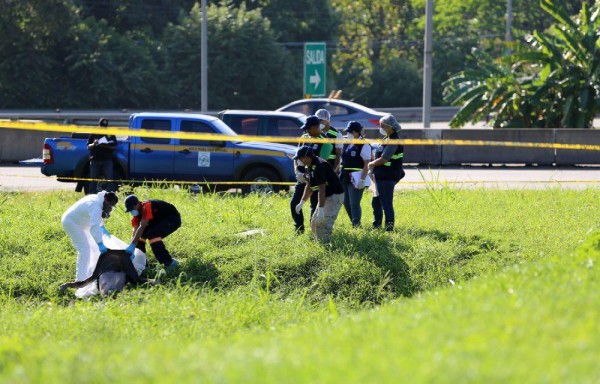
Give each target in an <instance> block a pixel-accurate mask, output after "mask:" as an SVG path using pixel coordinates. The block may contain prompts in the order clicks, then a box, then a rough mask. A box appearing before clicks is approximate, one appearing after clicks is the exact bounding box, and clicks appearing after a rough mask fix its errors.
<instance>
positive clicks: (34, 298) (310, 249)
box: [0, 188, 600, 383]
mask: <svg viewBox="0 0 600 384" xmlns="http://www.w3.org/2000/svg"><path fill="white" fill-rule="evenodd" d="M136 194H137V195H138V196H139V197H141V198H159V199H164V200H168V201H170V202H172V203H174V204H175V205H176V206H177V207H178V209H179V210H180V212H181V214H182V218H183V223H184V224H183V226H182V228H181V229H180V230H179V231H177V232H176V233H174V234H173V235H172V236H170V237H168V238H167V239H166V241H165V243H166V244H167V247H168V248H169V249H170V250H171V251H172V253H173V255H174V256H175V257H176V258H178V259H180V260H181V261H182V267H181V269H180V271H178V272H179V273H173V274H170V275H169V276H167V278H166V279H163V280H164V284H163V285H160V286H153V287H149V286H148V287H139V288H135V289H128V290H126V291H125V292H124V293H122V294H120V295H119V296H117V297H116V298H109V299H102V298H94V299H92V300H75V299H74V298H73V292H72V291H71V292H70V293H69V294H68V295H59V294H58V286H59V284H60V283H62V282H65V281H68V280H71V279H72V278H73V277H74V274H75V252H74V250H73V248H72V246H71V244H70V241H69V239H68V238H67V237H66V235H65V233H64V232H63V230H62V228H61V226H60V217H61V215H62V213H63V212H64V211H65V210H66V209H67V207H68V206H69V205H71V204H72V203H73V202H75V201H76V199H77V198H79V197H81V196H80V195H77V194H75V193H70V192H68V193H67V192H56V193H46V194H18V193H15V194H6V193H5V194H3V195H2V196H0V220H1V222H0V276H1V277H0V382H15V383H21V382H24V383H28V382H35V383H38V382H43V383H47V382H60V383H70V382H73V383H81V382H92V383H95V382H127V383H130V382H149V381H151V382H161V383H162V382H173V383H175V382H177V383H179V382H293V383H296V382H311V383H313V382H332V383H337V382H378V383H379V382H390V383H391V382H393V383H397V382H515V383H523V382H527V383H529V382H561V383H562V382H576V383H588V382H589V383H595V382H600V365H599V364H598V361H599V360H598V356H600V295H598V292H599V291H600V279H599V276H600V275H599V273H598V263H600V260H599V259H600V231H599V229H600V228H599V226H600V214H599V209H598V202H599V201H600V189H588V190H583V191H571V190H562V189H560V188H555V189H548V190H543V191H533V190H483V189H481V190H460V189H454V188H440V189H435V188H430V189H426V190H420V191H410V192H401V193H399V194H397V196H396V198H395V207H396V217H397V219H396V231H395V232H394V233H391V234H390V233H386V232H383V231H372V230H369V229H367V228H368V224H370V221H371V219H372V215H371V210H370V201H369V199H368V198H367V197H366V196H365V199H364V200H363V210H364V214H363V227H364V228H362V229H353V228H352V227H351V225H350V222H349V220H348V217H347V215H346V214H345V212H341V213H340V217H339V218H338V222H337V224H336V228H335V230H334V236H333V239H332V244H331V246H329V247H326V246H323V245H320V244H318V243H316V242H314V241H312V240H311V238H310V236H309V235H303V236H295V235H294V233H293V226H292V223H291V218H290V214H289V197H287V196H266V197H265V196H248V197H245V198H240V197H236V196H230V195H226V196H215V195H191V194H189V193H187V192H185V191H176V190H168V189H144V188H139V189H137V190H136ZM107 228H108V229H109V230H110V231H111V233H112V234H114V235H117V236H118V237H120V238H122V239H123V240H125V241H127V240H128V239H129V237H130V235H131V227H130V224H129V217H128V215H127V214H125V213H124V212H123V207H122V204H120V208H119V210H118V211H116V212H115V213H114V214H113V215H112V217H111V218H110V219H108V221H107ZM253 228H259V229H262V230H263V232H264V236H260V235H259V236H254V237H249V238H244V237H239V236H236V234H237V233H240V232H242V231H244V230H248V229H253ZM149 262H150V264H151V265H150V268H149V270H148V274H149V275H150V276H152V275H154V274H155V273H156V271H157V270H159V268H157V266H156V262H155V259H154V257H153V255H152V254H151V253H150V254H149Z"/></svg>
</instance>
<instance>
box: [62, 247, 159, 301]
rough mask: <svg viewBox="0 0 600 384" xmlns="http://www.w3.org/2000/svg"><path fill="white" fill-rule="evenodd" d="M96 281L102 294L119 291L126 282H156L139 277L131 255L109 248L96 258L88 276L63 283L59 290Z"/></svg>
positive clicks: (106, 294)
mask: <svg viewBox="0 0 600 384" xmlns="http://www.w3.org/2000/svg"><path fill="white" fill-rule="evenodd" d="M94 281H96V283H97V284H98V290H99V291H100V294H101V295H102V296H108V295H112V294H115V293H118V292H121V291H122V290H123V288H125V284H126V283H131V284H134V285H137V284H142V283H146V282H149V283H156V280H153V279H146V278H143V277H140V276H139V275H138V273H137V271H136V269H135V267H134V265H133V262H132V261H131V257H130V256H129V254H128V253H127V252H125V251H124V250H113V249H109V250H107V251H106V252H104V253H103V254H101V255H100V258H98V263H97V264H96V268H94V272H93V273H92V275H91V276H90V277H88V278H87V279H84V280H81V281H74V282H71V283H64V284H62V285H61V286H60V288H59V289H60V292H64V291H65V290H67V289H68V288H82V287H85V286H86V285H88V284H90V283H92V282H94Z"/></svg>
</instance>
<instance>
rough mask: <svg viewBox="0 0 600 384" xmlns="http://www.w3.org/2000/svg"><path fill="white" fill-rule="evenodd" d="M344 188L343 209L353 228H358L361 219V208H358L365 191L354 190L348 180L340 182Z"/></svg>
mask: <svg viewBox="0 0 600 384" xmlns="http://www.w3.org/2000/svg"><path fill="white" fill-rule="evenodd" d="M342 186H343V187H344V208H345V209H346V213H347V214H348V217H349V218H350V221H352V226H353V227H359V226H360V219H361V217H362V208H361V207H360V201H361V200H362V196H363V192H364V191H365V189H364V188H363V189H356V188H354V186H353V185H352V183H351V182H350V180H349V179H348V180H347V181H346V180H344V181H343V182H342Z"/></svg>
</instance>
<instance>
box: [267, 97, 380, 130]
mask: <svg viewBox="0 0 600 384" xmlns="http://www.w3.org/2000/svg"><path fill="white" fill-rule="evenodd" d="M319 109H326V110H327V111H329V113H330V114H331V125H332V126H333V127H334V128H337V129H340V130H342V129H344V128H346V125H348V122H350V121H358V122H359V123H361V124H362V126H363V127H365V128H367V129H372V128H379V119H380V118H382V117H383V116H385V115H387V114H386V113H383V112H379V111H376V110H374V109H371V108H368V107H365V106H363V105H360V104H357V103H354V102H352V101H346V100H340V99H327V98H320V99H302V100H296V101H293V102H291V103H289V104H287V105H284V106H283V107H281V108H279V109H277V111H285V112H299V113H303V114H305V115H314V114H315V112H316V111H317V110H319Z"/></svg>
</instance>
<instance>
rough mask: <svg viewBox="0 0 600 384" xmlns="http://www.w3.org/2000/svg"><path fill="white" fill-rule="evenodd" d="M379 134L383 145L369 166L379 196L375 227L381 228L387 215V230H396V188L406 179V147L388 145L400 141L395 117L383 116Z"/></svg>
mask: <svg viewBox="0 0 600 384" xmlns="http://www.w3.org/2000/svg"><path fill="white" fill-rule="evenodd" d="M379 126H380V127H381V128H379V132H380V133H381V134H382V135H383V144H381V145H380V146H378V147H377V148H376V150H375V160H373V161H371V162H370V163H369V165H368V167H369V172H371V173H372V174H373V176H374V177H375V186H376V188H377V196H373V200H372V201H371V206H372V207H373V227H374V228H380V227H381V223H382V221H383V213H385V229H386V230H387V231H393V230H394V222H395V217H394V204H393V202H394V201H393V199H394V187H395V186H396V184H397V183H398V182H399V181H400V180H401V179H402V178H403V177H404V170H403V169H402V161H403V158H404V146H403V145H398V144H386V142H387V141H388V140H398V139H399V138H400V136H398V132H399V131H400V124H398V121H396V118H395V117H394V116H393V115H386V116H383V117H382V118H381V119H380V120H379Z"/></svg>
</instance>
